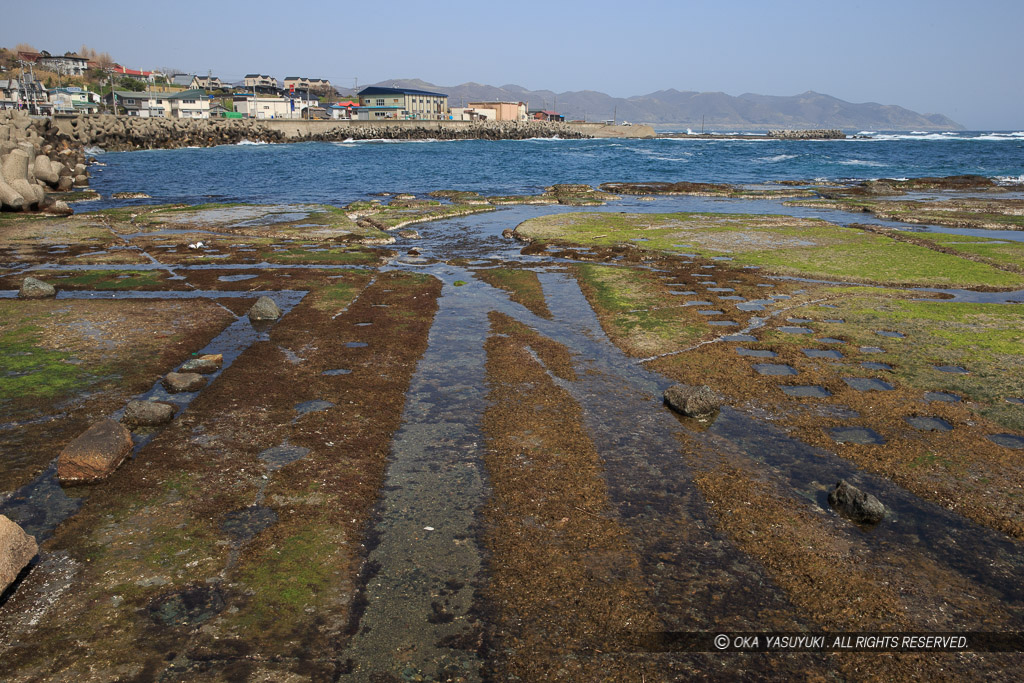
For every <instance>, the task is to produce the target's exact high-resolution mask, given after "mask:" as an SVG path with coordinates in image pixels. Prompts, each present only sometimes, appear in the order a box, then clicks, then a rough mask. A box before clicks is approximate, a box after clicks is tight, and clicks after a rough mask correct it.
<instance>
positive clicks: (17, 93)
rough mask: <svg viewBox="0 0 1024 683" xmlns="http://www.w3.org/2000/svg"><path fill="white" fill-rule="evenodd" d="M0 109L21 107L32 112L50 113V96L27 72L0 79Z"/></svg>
mask: <svg viewBox="0 0 1024 683" xmlns="http://www.w3.org/2000/svg"><path fill="white" fill-rule="evenodd" d="M0 109H23V110H26V111H29V112H30V113H33V114H52V113H53V105H52V104H50V97H49V95H48V94H47V92H46V89H45V88H43V86H42V84H40V83H39V81H37V80H33V79H32V77H31V76H29V75H28V74H25V75H23V76H22V77H21V78H10V79H2V80H0Z"/></svg>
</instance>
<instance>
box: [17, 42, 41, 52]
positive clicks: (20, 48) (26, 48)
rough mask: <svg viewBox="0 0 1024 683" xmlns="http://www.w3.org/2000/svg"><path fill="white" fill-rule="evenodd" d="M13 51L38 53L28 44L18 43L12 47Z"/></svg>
mask: <svg viewBox="0 0 1024 683" xmlns="http://www.w3.org/2000/svg"><path fill="white" fill-rule="evenodd" d="M14 51H15V52H39V50H37V49H35V48H34V47H32V46H31V45H29V44H28V43H18V44H17V45H15V46H14Z"/></svg>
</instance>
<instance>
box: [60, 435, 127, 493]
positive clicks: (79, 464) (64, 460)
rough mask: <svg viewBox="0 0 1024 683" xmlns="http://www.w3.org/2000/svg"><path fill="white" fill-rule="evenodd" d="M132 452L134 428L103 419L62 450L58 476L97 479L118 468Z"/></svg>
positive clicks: (76, 479)
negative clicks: (128, 428) (131, 429)
mask: <svg viewBox="0 0 1024 683" xmlns="http://www.w3.org/2000/svg"><path fill="white" fill-rule="evenodd" d="M131 452H132V434H131V432H129V431H128V430H127V429H125V428H124V427H123V426H122V425H121V424H120V423H118V422H114V421H113V420H100V421H99V422H97V423H96V424H94V425H93V426H92V427H89V429H87V430H85V431H84V432H82V434H81V435H80V436H79V437H78V438H77V439H75V440H74V441H72V442H71V443H69V444H68V445H67V446H65V447H64V450H63V451H61V452H60V457H59V458H57V478H58V479H59V480H61V481H98V480H100V479H103V478H105V477H106V476H107V475H109V474H110V473H111V472H113V471H114V470H116V469H117V467H118V466H119V465H120V464H121V463H122V462H124V459H125V458H126V457H127V456H128V454H129V453H131Z"/></svg>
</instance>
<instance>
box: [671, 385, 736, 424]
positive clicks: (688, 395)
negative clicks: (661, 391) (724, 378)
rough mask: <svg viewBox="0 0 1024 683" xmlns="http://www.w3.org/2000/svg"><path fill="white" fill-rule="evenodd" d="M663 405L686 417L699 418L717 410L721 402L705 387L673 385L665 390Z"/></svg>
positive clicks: (709, 388)
mask: <svg viewBox="0 0 1024 683" xmlns="http://www.w3.org/2000/svg"><path fill="white" fill-rule="evenodd" d="M665 405H667V406H668V407H669V408H671V409H672V410H674V411H676V412H677V413H681V414H683V415H685V416H687V417H701V416H703V415H710V414H711V413H713V412H715V411H716V410H718V408H719V407H720V406H721V405H722V400H721V398H720V397H719V396H718V395H717V394H716V393H715V392H714V391H712V390H711V387H709V386H707V385H701V386H699V387H691V386H686V385H685V384H675V385H673V386H671V387H669V388H668V389H666V390H665Z"/></svg>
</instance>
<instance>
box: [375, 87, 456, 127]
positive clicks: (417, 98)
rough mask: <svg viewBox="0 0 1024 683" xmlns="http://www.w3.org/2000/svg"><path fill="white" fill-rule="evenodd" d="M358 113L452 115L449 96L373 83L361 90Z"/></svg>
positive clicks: (432, 118)
mask: <svg viewBox="0 0 1024 683" xmlns="http://www.w3.org/2000/svg"><path fill="white" fill-rule="evenodd" d="M358 117H359V118H360V119H370V120H380V119H406V120H409V119H412V120H425V121H444V120H447V119H448V117H449V114H448V96H447V95H445V94H443V93H437V92H430V91H428V90H415V89H412V88H382V87H379V86H375V85H371V86H370V87H368V88H363V89H362V90H360V91H359V114H358Z"/></svg>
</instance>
